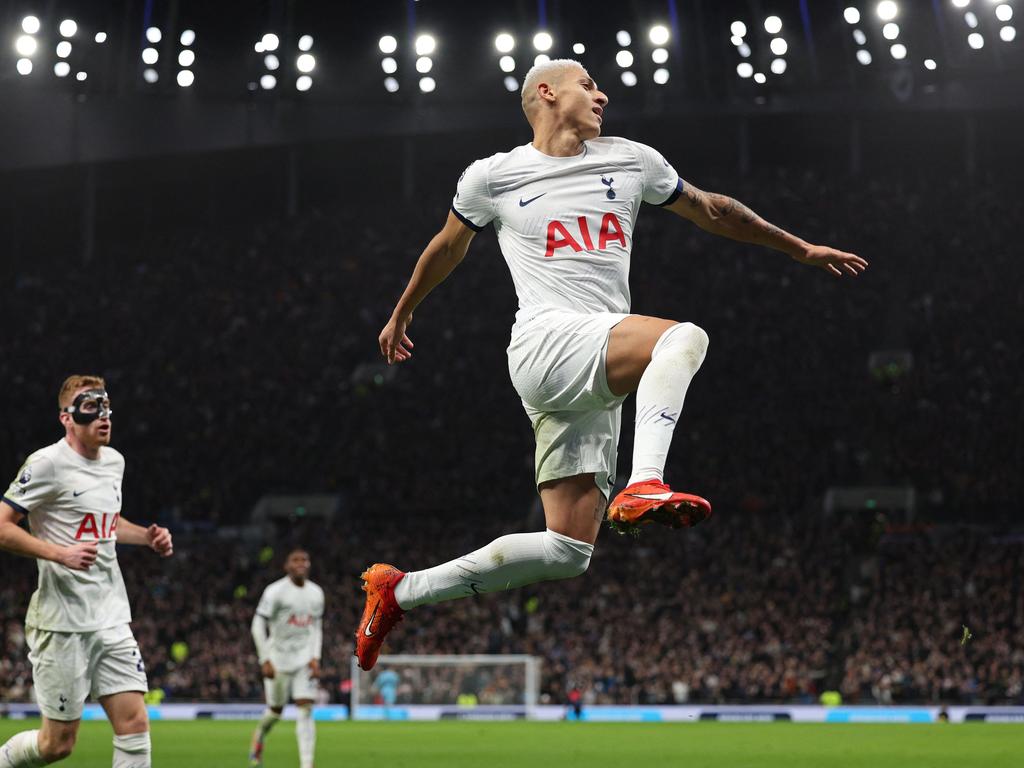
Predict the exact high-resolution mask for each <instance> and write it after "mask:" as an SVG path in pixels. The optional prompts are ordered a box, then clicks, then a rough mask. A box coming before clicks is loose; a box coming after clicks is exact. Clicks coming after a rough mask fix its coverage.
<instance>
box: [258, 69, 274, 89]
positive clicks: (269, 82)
mask: <svg viewBox="0 0 1024 768" xmlns="http://www.w3.org/2000/svg"><path fill="white" fill-rule="evenodd" d="M275 85H277V78H276V77H274V76H273V75H271V74H270V73H269V72H268V73H267V74H265V75H263V77H261V78H260V88H262V89H263V90H264V91H269V90H270V89H271V88H273V87H274V86H275Z"/></svg>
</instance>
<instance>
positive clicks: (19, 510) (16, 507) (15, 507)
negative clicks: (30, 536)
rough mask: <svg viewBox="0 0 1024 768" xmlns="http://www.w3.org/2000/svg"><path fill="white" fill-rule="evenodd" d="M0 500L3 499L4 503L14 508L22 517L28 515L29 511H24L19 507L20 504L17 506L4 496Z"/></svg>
mask: <svg viewBox="0 0 1024 768" xmlns="http://www.w3.org/2000/svg"><path fill="white" fill-rule="evenodd" d="M0 499H3V500H4V501H6V502H7V503H8V504H10V505H11V506H12V507H14V509H15V510H17V511H18V512H20V513H21V514H23V515H28V514H29V511H28V510H27V509H25V508H24V507H23V506H21V504H19V503H18V502H16V501H11V500H10V499H9V498H7V497H6V496H0Z"/></svg>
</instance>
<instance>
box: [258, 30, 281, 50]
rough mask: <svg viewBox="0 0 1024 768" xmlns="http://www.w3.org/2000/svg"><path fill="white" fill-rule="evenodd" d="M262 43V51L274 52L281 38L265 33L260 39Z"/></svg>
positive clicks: (271, 33)
mask: <svg viewBox="0 0 1024 768" xmlns="http://www.w3.org/2000/svg"><path fill="white" fill-rule="evenodd" d="M260 42H261V43H263V50H265V51H276V50H277V46H279V45H280V44H281V38H279V37H278V36H277V35H275V34H274V33H273V32H267V34H265V35H264V36H263V37H262V38H261V39H260Z"/></svg>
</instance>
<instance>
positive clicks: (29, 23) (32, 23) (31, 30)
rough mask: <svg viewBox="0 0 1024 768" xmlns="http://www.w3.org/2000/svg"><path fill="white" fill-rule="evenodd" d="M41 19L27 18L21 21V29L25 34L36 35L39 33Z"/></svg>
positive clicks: (36, 17) (35, 17)
mask: <svg viewBox="0 0 1024 768" xmlns="http://www.w3.org/2000/svg"><path fill="white" fill-rule="evenodd" d="M39 26H40V25H39V17H38V16H26V17H25V18H24V19H22V20H21V29H22V31H23V32H25V33H27V34H29V35H34V34H35V33H36V32H38V31H39Z"/></svg>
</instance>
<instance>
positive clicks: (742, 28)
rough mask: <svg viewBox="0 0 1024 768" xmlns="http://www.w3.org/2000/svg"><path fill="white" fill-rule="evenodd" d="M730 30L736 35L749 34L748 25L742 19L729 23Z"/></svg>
mask: <svg viewBox="0 0 1024 768" xmlns="http://www.w3.org/2000/svg"><path fill="white" fill-rule="evenodd" d="M729 31H730V32H732V33H733V35H734V36H736V37H743V36H744V35H746V34H747V25H746V24H744V23H743V22H742V21H734V22H733V23H732V24H730V25H729Z"/></svg>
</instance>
